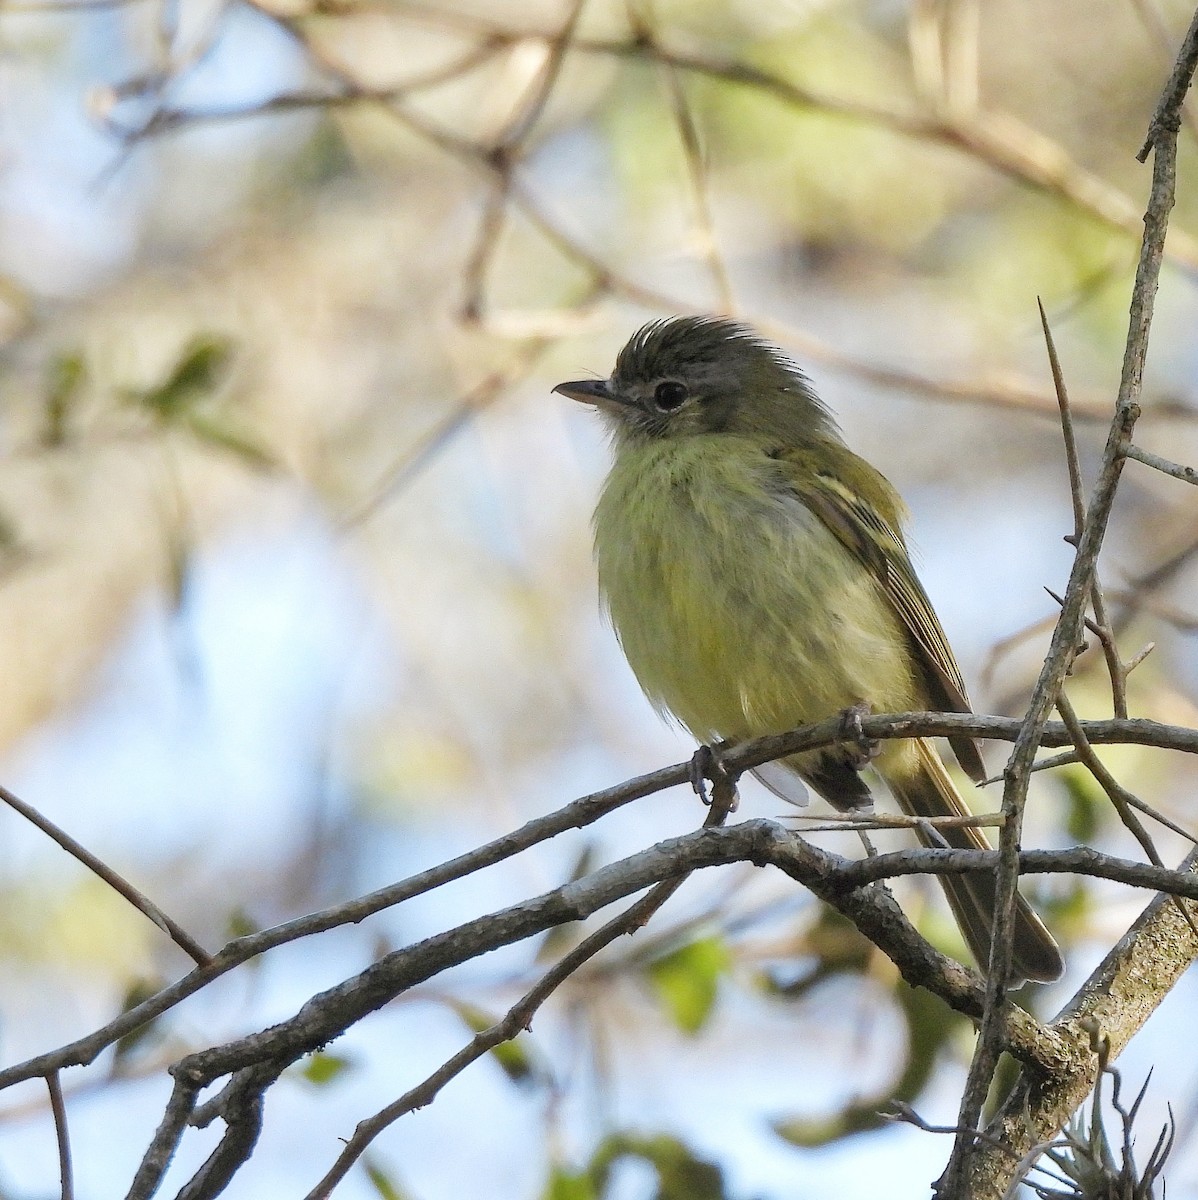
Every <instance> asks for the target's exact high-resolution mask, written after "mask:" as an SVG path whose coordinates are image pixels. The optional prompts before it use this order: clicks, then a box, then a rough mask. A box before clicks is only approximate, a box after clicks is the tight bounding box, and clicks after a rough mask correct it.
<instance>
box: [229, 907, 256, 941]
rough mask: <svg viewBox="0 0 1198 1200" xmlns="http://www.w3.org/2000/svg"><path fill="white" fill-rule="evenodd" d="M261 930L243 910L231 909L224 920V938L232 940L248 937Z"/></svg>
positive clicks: (239, 908)
mask: <svg viewBox="0 0 1198 1200" xmlns="http://www.w3.org/2000/svg"><path fill="white" fill-rule="evenodd" d="M261 928H262V926H261V925H259V924H258V922H257V921H255V920H254V919H253V917H251V916H250V914H249V913H248V912H246V911H245V909H244V908H241V907H237V908H235V909H233V910H232V911H231V912H230V913H229V915H228V916H227V917H226V918H225V936H226V937H228V938H230V939H232V938H243V937H249V935H250V934H251V933H257V932H258V931H259V930H260V929H261Z"/></svg>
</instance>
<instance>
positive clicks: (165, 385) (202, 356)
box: [134, 334, 233, 421]
mask: <svg viewBox="0 0 1198 1200" xmlns="http://www.w3.org/2000/svg"><path fill="white" fill-rule="evenodd" d="M232 351H233V344H232V342H230V341H229V340H228V339H227V338H222V337H218V336H217V335H215V334H203V335H201V336H199V337H197V338H195V339H193V340H192V341H191V342H189V343H188V345H187V346H186V347H185V348H184V350H183V353H182V354H181V355H180V357H179V360H178V362H176V363H175V365H174V367H173V368H172V370H171V373H170V374H169V375H168V376H167V377H166V379H165V380H164V381H163V382H162V383H160V384H159V385H158V386H157V387H154V388H150V389H149V390H148V391H144V392H136V393H134V398H135V399H136V400H138V401H139V402H140V403H141V404H144V405H145V406H146V407H147V408H149V409H152V410H153V411H154V412H156V413H157V414H158V415H159V416H160V417H162V419H163V420H166V421H171V420H175V419H176V418H178V417H179V416H181V415H182V414H183V413H185V412H187V410H188V409H190V408H191V407H192V406H193V405H194V404H196V403H197V402H198V401H200V400H203V399H204V398H205V397H207V396H210V395H211V394H212V393H213V392H214V391H215V390H216V389H217V387H219V386H220V383H221V380H222V379H223V378H224V374H225V368H226V367H227V365H228V362H229V359H230V357H231V355H232Z"/></svg>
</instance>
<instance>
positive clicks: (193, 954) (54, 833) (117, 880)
mask: <svg viewBox="0 0 1198 1200" xmlns="http://www.w3.org/2000/svg"><path fill="white" fill-rule="evenodd" d="M0 800H3V801H4V803H5V804H7V805H8V806H9V808H12V809H15V810H16V811H17V812H19V813H20V814H21V816H23V817H24V818H25V820H27V821H28V822H30V824H32V825H36V826H37V828H38V829H40V830H41V831H42V832H43V833H44V834H45V835H46V836H47V837H48V838H50V839H51V840H52V841H54V842H57V843H58V845H60V846H61V847H62V848H63V849H64V850H65V851H66V852H67V853H68V854H69V855H71V857H72V858H75V859H78V860H79V862H81V863H82V864H83V865H84V866H85V867H87V869H88V870H89V871H92V872H93V873H94V874H96V875H98V876H99V877H100V878H101V879H102V880H104V882H105V883H106V884H108V886H109V887H110V888H112V889H113V891H115V892H117V893H118V894H119V895H121V896H123V897H124V898H125V899H126V900H128V901H129V903H130V904H132V905H133V907H134V908H136V909H137V911H138V912H139V913H141V914H142V915H143V916H146V917H149V919H150V920H151V921H153V922H154V924H155V925H157V926H158V928H159V929H161V930H162V932H163V933H165V934H166V935H167V936H168V937H169V938H170V939H171V941H172V942H174V943H175V945H176V946H178V947H179V948H180V949H181V950H182V951H183V952H184V953H185V954H186V955H187V956H188V957H189V958H191V959H193V960H194V961H195V962H196V963H198V964H199V965H200V966H201V967H202V966H204V965H205V964H206V963H208V962H209V961H211V958H212V956H211V955H210V954H209V953H208V951H207V950H205V949H204V947H203V946H201V945H200V944H199V942H197V941H196V940H195V938H193V937H192V936H191V934H189V933H188V932H187V930H185V929H184V928H183V927H182V926H181V925H180V924H179V923H178V922H177V921H174V920H172V919H171V918H170V917H168V916H167V915H166V913H164V912H163V911H162V909H160V908H159V907H158V905H157V904H155V903H154V902H153V901H152V900H151V899H150V898H149V897H148V896H146V895H144V894H143V893H142V892H140V891H138V890H137V888H135V887H134V886H133V884H131V883H130V882H129V881H128V880H127V879H126V878H124V876H122V875H118V874H117V873H116V872H115V871H114V870H113V869H112V868H111V867H110V866H108V865H107V863H104V862H101V861H100V859H98V858H97V857H96V856H95V855H94V854H93V853H92V852H91V851H90V850H88V849H87V847H86V846H83V845H81V844H80V843H79V842H77V841H76V840H75V839H74V838H73V837H71V835H70V834H69V833H67V832H66V831H65V830H62V829H60V828H59V827H58V826H57V825H55V824H54V822H53V821H50V820H48V819H47V818H46V817H44V816H42V814H41V813H39V812H38V811H37V809H36V808H33V807H32V806H31V805H29V804H26V803H25V801H24V800H22V799H21V798H20V797H19V796H16V795H14V794H13V793H12V792H10V791H9V790H8V788H6V787H2V786H0Z"/></svg>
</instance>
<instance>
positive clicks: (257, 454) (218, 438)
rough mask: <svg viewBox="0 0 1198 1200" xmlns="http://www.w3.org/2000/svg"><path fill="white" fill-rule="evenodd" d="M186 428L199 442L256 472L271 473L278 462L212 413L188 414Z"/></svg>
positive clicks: (250, 439)
mask: <svg viewBox="0 0 1198 1200" xmlns="http://www.w3.org/2000/svg"><path fill="white" fill-rule="evenodd" d="M185 419H186V423H187V428H188V429H189V430H190V431H191V432H192V433H193V434H194V435H195V436H196V437H197V438H199V440H200V441H201V442H204V443H206V444H207V445H209V446H213V447H215V448H216V449H218V450H224V451H227V452H228V453H229V454H232V455H234V456H235V457H237V458H240V459H241V460H242V462H244V463H245V464H246V466H249V467H253V468H254V469H255V470H257V471H273V470H275V469H276V468H277V467H278V465H279V464H278V462H277V461H276V460H275V458H274V457H273V456H272V455H271V454H270V453H269V452H268V451H267V450H264V449H263V448H262V447H261V446H260V445H258V443H257V442H255V441H254V440H253V439H252V438H251V437H250V436H249V435H248V434H246V433H244V432H243V431H241V430H239V429H237V428H235V427H234V426H233V425H232V424H231V423H230V422H229V421H228V419H227V418H226V417H224V416H217V415H214V414H212V413H204V412H189V413H187V415H186V418H185Z"/></svg>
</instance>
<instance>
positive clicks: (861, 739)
mask: <svg viewBox="0 0 1198 1200" xmlns="http://www.w3.org/2000/svg"><path fill="white" fill-rule="evenodd" d="M869 714H870V705H869V702H868V701H867V700H859V701H858V702H857V703H856V704H854V705H852V706H851V707H849V708H846V709H845V710H844V711H843V712H842V713H841V714H840V737H841V741H844V742H847V743H848V744H849V745H848V750H849V753H850V755H851V758H850V763H851V765H852V767H853V769H854V770H856V771H860V770H863V769H864V768H865V767H868V766H869V764H870V763H871V762H873V760H874V759H875V758H877V756H878V750H879V748H880V746H881V743H880V742H879V741H878V739H877V738H870V737H866V736H865V730H864V729H863V728H862V727H861V719H862V717H868V716H869Z"/></svg>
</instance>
